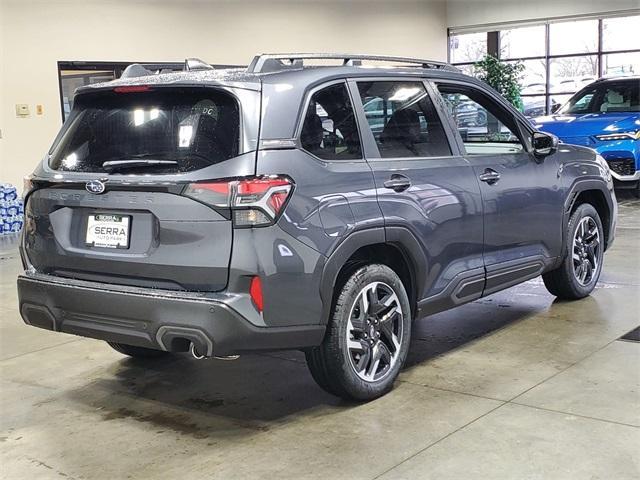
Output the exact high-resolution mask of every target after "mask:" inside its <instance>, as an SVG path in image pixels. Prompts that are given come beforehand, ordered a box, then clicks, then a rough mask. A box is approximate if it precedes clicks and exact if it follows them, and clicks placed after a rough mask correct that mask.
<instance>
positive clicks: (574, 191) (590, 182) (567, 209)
mask: <svg viewBox="0 0 640 480" xmlns="http://www.w3.org/2000/svg"><path fill="white" fill-rule="evenodd" d="M593 190H597V191H599V192H601V193H602V195H603V196H604V198H605V202H606V205H607V209H608V210H609V221H608V223H607V224H606V225H603V227H604V228H606V229H607V244H606V245H605V251H606V250H607V248H609V245H610V244H611V242H612V241H613V234H614V232H613V228H614V225H615V221H614V219H613V214H614V212H615V211H616V208H615V205H613V199H612V198H611V193H610V192H609V189H608V187H607V184H606V183H605V182H604V181H603V180H597V179H582V180H576V181H575V182H574V183H573V185H571V188H570V189H569V191H568V193H567V195H566V197H565V201H564V212H563V229H562V245H563V247H566V245H567V233H568V232H567V226H568V225H569V217H570V213H571V210H572V208H573V206H574V205H575V203H576V199H577V198H578V195H580V194H581V193H582V192H586V191H593ZM601 220H603V221H604V219H601ZM563 251H564V248H563Z"/></svg>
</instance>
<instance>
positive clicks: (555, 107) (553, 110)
mask: <svg viewBox="0 0 640 480" xmlns="http://www.w3.org/2000/svg"><path fill="white" fill-rule="evenodd" d="M561 106H562V104H560V103H554V104H553V105H551V113H556V112H557V111H558V110H560V107H561Z"/></svg>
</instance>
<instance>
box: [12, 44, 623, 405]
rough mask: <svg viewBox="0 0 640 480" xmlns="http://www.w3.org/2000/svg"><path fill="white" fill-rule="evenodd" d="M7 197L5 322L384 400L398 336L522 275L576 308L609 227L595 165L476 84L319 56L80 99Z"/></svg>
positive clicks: (358, 58) (207, 71)
mask: <svg viewBox="0 0 640 480" xmlns="http://www.w3.org/2000/svg"><path fill="white" fill-rule="evenodd" d="M327 59H328V60H332V61H334V63H336V61H337V65H334V66H327V65H326V63H328V62H327V61H325V60H327ZM312 60H313V61H316V62H315V63H324V65H320V66H319V65H316V66H311V65H310V63H314V62H311V61H312ZM317 60H322V62H317ZM363 62H369V63H376V62H384V65H383V66H377V67H372V66H369V65H367V66H366V67H365V66H363V65H362V63H363ZM378 65H380V64H379V63H378ZM365 105H375V108H373V107H371V108H364V106H365ZM461 105H463V106H465V107H469V106H471V107H472V108H474V109H475V110H476V111H480V110H482V111H483V112H486V121H483V122H481V124H479V123H474V124H471V123H469V122H468V121H466V119H465V116H464V110H463V109H462V108H460V106H461ZM25 203H26V204H25V218H26V220H25V228H24V234H23V239H22V245H21V253H22V259H23V263H24V267H25V272H24V274H22V275H20V277H19V278H18V291H19V301H20V313H21V315H22V317H23V319H24V321H25V322H26V323H27V324H29V325H32V326H35V327H40V328H45V329H48V330H55V331H60V332H65V333H71V334H75V335H82V336H86V337H92V338H98V339H102V340H106V341H107V342H108V343H109V344H110V345H111V346H112V347H113V348H115V349H116V350H118V351H120V352H122V353H124V354H127V355H131V356H134V357H148V358H151V357H160V356H162V355H167V354H168V352H183V351H191V352H192V354H193V355H194V356H196V357H198V358H202V357H213V356H216V357H220V356H231V355H236V354H239V353H243V352H249V351H267V350H277V349H300V350H303V351H304V352H305V354H306V358H307V362H308V365H309V369H310V371H311V374H312V375H313V377H314V379H315V380H316V381H317V383H318V384H319V385H320V386H321V387H322V388H324V389H325V390H327V391H329V392H331V393H333V394H335V395H339V396H342V397H345V398H351V399H357V400H369V399H372V398H375V397H378V396H380V395H382V394H384V393H386V392H388V391H389V390H390V389H391V388H392V386H393V383H394V380H395V379H396V377H397V376H398V373H399V371H400V369H401V367H402V364H403V362H404V360H405V358H406V355H407V350H408V348H409V341H410V337H411V327H412V322H413V321H414V320H417V319H420V318H422V317H425V316H427V315H430V314H433V313H436V312H439V311H442V310H446V309H449V308H452V307H454V306H456V305H460V304H463V303H466V302H470V301H473V300H476V299H478V298H481V297H483V296H487V295H490V294H492V293H494V292H497V291H499V290H502V289H505V288H508V287H510V286H512V285H516V284H518V283H521V282H524V281H526V280H529V279H531V278H534V277H537V276H539V275H542V278H543V279H544V283H545V285H546V286H547V288H548V289H549V291H550V292H551V293H552V294H554V295H556V296H558V297H560V298H565V299H578V298H582V297H584V296H586V295H589V293H590V292H591V291H592V290H593V288H594V286H595V285H596V282H597V281H598V278H599V276H600V273H601V271H602V262H603V254H604V252H605V250H606V249H607V248H608V247H609V246H610V245H611V242H612V241H613V236H614V230H615V222H616V212H617V207H616V201H615V197H614V193H613V187H612V180H611V175H610V173H609V169H608V167H607V164H606V163H605V162H604V161H603V159H602V158H600V157H599V156H598V155H597V154H596V153H595V152H594V151H593V150H591V149H588V148H583V147H577V146H571V145H565V144H560V145H558V142H557V139H556V138H555V137H553V136H552V135H549V134H544V133H540V132H537V131H535V130H534V129H533V128H532V126H531V124H530V123H529V122H528V121H527V119H526V118H525V117H524V116H523V115H522V114H521V113H519V112H518V111H516V110H514V109H513V108H512V107H511V106H510V105H509V104H507V103H506V102H505V101H504V100H503V99H502V98H501V97H500V96H499V95H498V94H497V93H496V92H495V91H493V90H492V89H491V88H489V87H487V85H485V84H484V83H482V82H479V81H477V80H474V79H473V78H470V77H467V76H465V75H463V74H461V73H460V72H458V71H457V70H456V69H455V68H453V67H451V66H449V65H447V64H443V63H438V62H432V61H428V60H415V59H408V58H395V57H379V56H366V55H333V54H310V55H302V54H284V55H260V56H257V57H255V58H254V59H253V61H252V62H251V64H250V65H249V67H247V68H246V69H245V68H243V69H227V70H215V69H212V68H211V67H210V66H208V65H206V64H204V63H203V62H200V61H197V60H187V61H186V62H185V66H184V69H183V71H171V70H169V71H164V70H163V67H162V65H140V64H137V65H132V66H130V67H129V68H127V70H126V71H125V73H124V74H123V76H122V78H120V79H118V80H115V81H112V82H108V83H102V84H94V85H88V86H85V87H82V88H80V89H79V90H78V91H77V94H76V97H75V102H74V107H73V111H72V112H71V115H70V117H69V119H68V120H67V121H66V122H65V124H64V126H63V127H62V130H61V131H60V133H59V134H58V137H57V138H56V140H55V141H54V143H53V146H52V147H51V149H50V150H49V152H48V154H47V155H46V157H45V159H44V160H43V161H42V162H41V163H40V165H39V166H38V167H37V169H36V170H35V172H34V173H33V175H32V176H30V177H29V178H27V180H26V182H25Z"/></svg>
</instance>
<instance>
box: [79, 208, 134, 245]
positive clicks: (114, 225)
mask: <svg viewBox="0 0 640 480" xmlns="http://www.w3.org/2000/svg"><path fill="white" fill-rule="evenodd" d="M130 220H131V217H129V216H126V215H108V214H95V215H89V218H88V220H87V245H92V246H94V247H103V248H129V225H130Z"/></svg>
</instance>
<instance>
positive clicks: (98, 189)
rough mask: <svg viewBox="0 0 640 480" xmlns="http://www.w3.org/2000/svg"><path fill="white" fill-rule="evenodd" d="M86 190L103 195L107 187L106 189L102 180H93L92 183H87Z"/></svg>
mask: <svg viewBox="0 0 640 480" xmlns="http://www.w3.org/2000/svg"><path fill="white" fill-rule="evenodd" d="M84 188H85V189H86V190H87V192H89V193H93V194H95V195H100V194H101V193H104V191H105V189H106V188H107V187H105V185H104V183H102V182H101V181H100V180H91V181H90V182H87V183H86V185H85V186H84Z"/></svg>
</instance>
